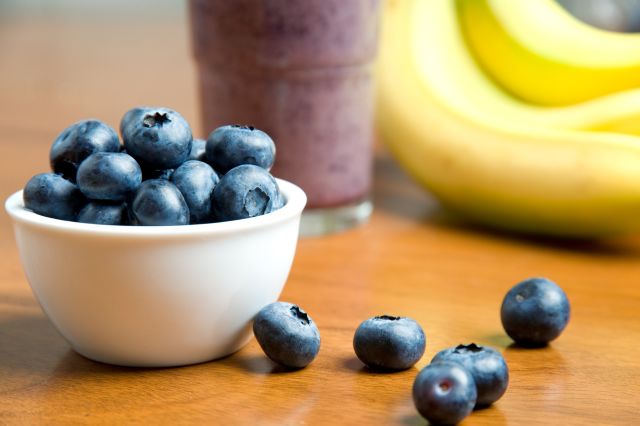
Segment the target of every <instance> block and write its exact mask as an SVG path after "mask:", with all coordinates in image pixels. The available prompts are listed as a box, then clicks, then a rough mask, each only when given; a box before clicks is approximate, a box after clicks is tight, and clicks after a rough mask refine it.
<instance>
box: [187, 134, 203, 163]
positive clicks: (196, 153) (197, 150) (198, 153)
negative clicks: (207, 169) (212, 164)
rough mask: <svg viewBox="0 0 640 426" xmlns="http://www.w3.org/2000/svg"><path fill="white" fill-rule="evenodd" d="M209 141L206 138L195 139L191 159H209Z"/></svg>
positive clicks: (192, 144)
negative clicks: (207, 154) (207, 153)
mask: <svg viewBox="0 0 640 426" xmlns="http://www.w3.org/2000/svg"><path fill="white" fill-rule="evenodd" d="M206 146H207V141H206V140H204V139H194V140H193V142H192V143H191V152H190V153H189V158H188V159H189V160H198V161H207V156H206V152H205V149H206Z"/></svg>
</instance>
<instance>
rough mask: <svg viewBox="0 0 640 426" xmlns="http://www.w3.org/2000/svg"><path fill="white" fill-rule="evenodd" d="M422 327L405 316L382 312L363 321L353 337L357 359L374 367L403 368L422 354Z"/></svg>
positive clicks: (416, 360)
mask: <svg viewBox="0 0 640 426" xmlns="http://www.w3.org/2000/svg"><path fill="white" fill-rule="evenodd" d="M425 345H426V338H425V335H424V331H422V327H420V325H419V324H418V323H417V322H415V321H414V320H412V319H411V318H407V317H394V316H389V315H382V316H377V317H373V318H369V319H368V320H366V321H364V322H363V323H362V324H360V326H359V327H358V329H357V330H356V332H355V335H354V337H353V349H354V350H355V352H356V355H357V356H358V358H359V359H360V361H362V362H364V363H365V364H366V365H367V366H369V367H370V368H374V369H383V370H405V369H407V368H409V367H411V366H413V365H414V364H415V363H416V362H418V360H419V359H420V358H421V357H422V355H423V354H424V349H425Z"/></svg>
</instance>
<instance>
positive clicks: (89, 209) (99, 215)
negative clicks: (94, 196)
mask: <svg viewBox="0 0 640 426" xmlns="http://www.w3.org/2000/svg"><path fill="white" fill-rule="evenodd" d="M126 219H127V205H126V204H125V203H110V202H106V201H91V202H90V203H88V204H87V205H86V206H84V208H83V209H82V210H80V213H79V214H78V222H82V223H95V224H99V225H124V224H125V223H126V221H127V220H126Z"/></svg>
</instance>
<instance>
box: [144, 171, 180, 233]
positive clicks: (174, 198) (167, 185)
mask: <svg viewBox="0 0 640 426" xmlns="http://www.w3.org/2000/svg"><path fill="white" fill-rule="evenodd" d="M131 213H132V215H133V221H134V222H135V223H136V224H138V225H147V226H168V225H188V224H189V207H187V202H186V201H185V199H184V197H183V196H182V194H181V193H180V190H179V189H178V188H177V187H176V186H175V185H174V184H172V183H171V182H169V181H167V180H164V179H151V180H147V181H144V182H142V184H141V185H140V188H138V191H137V192H136V194H135V196H134V197H133V202H132V203H131Z"/></svg>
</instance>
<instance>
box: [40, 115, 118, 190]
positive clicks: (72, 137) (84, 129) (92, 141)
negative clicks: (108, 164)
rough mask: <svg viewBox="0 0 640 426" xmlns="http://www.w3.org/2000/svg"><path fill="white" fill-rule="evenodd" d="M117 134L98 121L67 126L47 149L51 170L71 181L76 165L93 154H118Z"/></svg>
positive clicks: (83, 121)
mask: <svg viewBox="0 0 640 426" xmlns="http://www.w3.org/2000/svg"><path fill="white" fill-rule="evenodd" d="M119 150H120V141H119V140H118V134H117V133H116V131H115V130H113V129H112V128H111V127H110V126H108V125H106V124H105V123H103V122H101V121H98V120H82V121H78V122H77V123H74V124H72V125H71V126H69V127H67V128H66V129H64V130H63V131H62V133H60V135H58V137H57V138H56V140H55V141H54V142H53V145H52V146H51V151H50V152H49V159H50V162H51V169H52V170H53V171H54V172H55V173H58V174H61V175H62V176H64V177H65V178H66V179H69V180H70V181H72V182H75V181H76V172H77V170H78V167H79V166H80V163H82V161H84V159H85V158H87V157H88V156H90V155H91V154H93V153H94V152H118V151H119Z"/></svg>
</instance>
